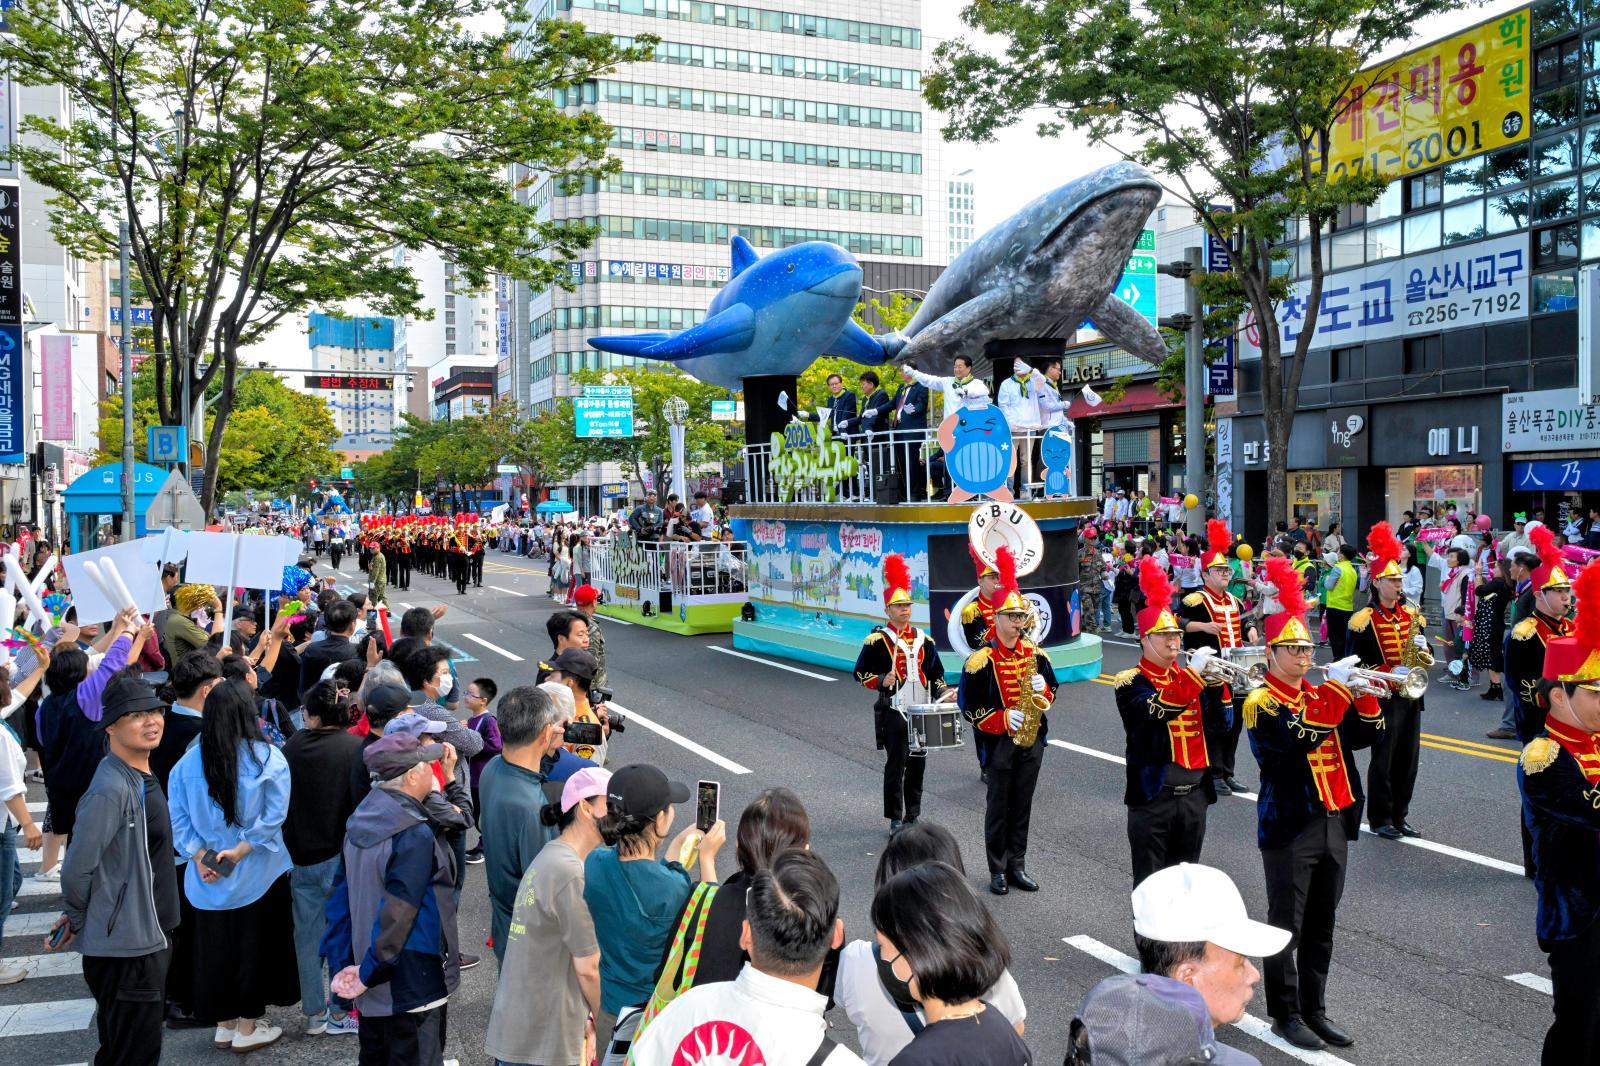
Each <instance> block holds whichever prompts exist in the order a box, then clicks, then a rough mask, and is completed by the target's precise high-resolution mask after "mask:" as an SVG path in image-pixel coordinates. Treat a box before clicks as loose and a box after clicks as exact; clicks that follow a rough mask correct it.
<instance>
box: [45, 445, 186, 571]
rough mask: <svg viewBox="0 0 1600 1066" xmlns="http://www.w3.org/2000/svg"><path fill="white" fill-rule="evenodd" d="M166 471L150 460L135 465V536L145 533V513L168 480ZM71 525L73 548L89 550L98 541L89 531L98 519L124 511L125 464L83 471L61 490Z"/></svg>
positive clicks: (63, 503) (108, 464)
mask: <svg viewBox="0 0 1600 1066" xmlns="http://www.w3.org/2000/svg"><path fill="white" fill-rule="evenodd" d="M166 480H167V472H166V471H165V470H163V469H161V468H160V467H159V466H151V465H150V464H149V463H135V464H134V466H133V513H134V533H133V535H134V536H136V537H142V536H144V534H145V525H144V513H145V512H146V511H148V510H149V509H150V505H151V504H152V503H154V502H155V499H156V494H157V493H158V492H160V491H161V486H162V485H164V484H165V483H166ZM61 498H62V506H63V507H64V508H65V510H66V513H67V515H68V516H69V518H68V525H69V527H70V538H71V542H72V550H73V551H75V552H76V551H87V550H88V549H90V548H93V547H94V546H95V545H94V544H93V543H92V542H90V540H89V535H90V534H92V533H93V532H94V527H95V525H96V524H97V522H96V521H95V520H96V519H98V518H100V517H101V516H111V515H120V514H121V513H122V464H121V463H107V464H106V465H105V466H97V467H95V468H94V469H93V470H90V471H88V472H87V473H85V474H82V475H80V476H79V477H78V479H77V480H75V481H74V482H73V483H72V484H70V485H68V486H67V489H66V491H65V492H63V493H62V494H61Z"/></svg>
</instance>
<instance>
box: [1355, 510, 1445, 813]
mask: <svg viewBox="0 0 1600 1066" xmlns="http://www.w3.org/2000/svg"><path fill="white" fill-rule="evenodd" d="M1367 548H1368V550H1369V551H1370V552H1371V553H1372V578H1371V585H1372V604H1371V606H1369V607H1365V608H1363V609H1362V610H1359V611H1357V612H1356V613H1355V614H1353V615H1351V616H1350V643H1349V646H1348V648H1347V649H1346V650H1348V652H1349V653H1350V654H1351V655H1355V656H1358V657H1359V658H1360V660H1361V665H1362V667H1363V668H1365V669H1368V670H1382V671H1384V672H1386V673H1405V672H1406V670H1407V667H1406V664H1405V660H1406V659H1407V658H1408V657H1409V655H1410V654H1411V653H1412V649H1422V650H1426V649H1427V647H1428V638H1427V636H1426V635H1425V634H1424V633H1423V628H1424V626H1425V625H1426V623H1425V621H1424V620H1423V617H1422V611H1421V610H1419V609H1418V608H1417V607H1416V606H1415V605H1413V604H1411V603H1408V602H1406V599H1405V594H1404V591H1403V586H1404V573H1403V571H1401V569H1400V541H1399V539H1398V538H1397V537H1395V535H1394V530H1393V529H1392V528H1391V527H1390V525H1389V523H1388V522H1379V523H1378V524H1377V525H1375V526H1373V527H1372V529H1371V530H1370V531H1369V532H1368V533H1367ZM1335 650H1336V651H1337V650H1338V649H1335ZM1418 669H1421V667H1418ZM1379 702H1380V703H1382V704H1383V709H1384V714H1383V717H1384V730H1383V733H1382V734H1381V735H1380V736H1379V737H1378V739H1377V742H1376V743H1374V744H1373V746H1372V760H1371V762H1369V763H1368V764H1367V776H1368V777H1370V778H1371V787H1372V795H1371V799H1370V802H1369V809H1368V812H1367V813H1368V816H1369V818H1370V820H1371V823H1372V831H1373V832H1374V833H1377V834H1378V835H1379V836H1381V837H1384V838H1385V839H1388V840H1399V839H1400V838H1401V837H1420V836H1421V835H1422V832H1421V830H1419V829H1417V828H1416V827H1415V826H1413V825H1412V824H1411V823H1410V822H1409V821H1407V820H1406V816H1407V815H1408V814H1409V813H1410V810H1411V794H1412V792H1413V791H1414V790H1415V789H1416V784H1417V767H1418V766H1419V765H1420V763H1421V756H1422V709H1423V703H1422V698H1421V697H1418V698H1417V699H1414V700H1412V699H1407V698H1406V697H1404V696H1402V695H1400V694H1399V693H1395V692H1391V693H1390V694H1389V695H1387V696H1384V697H1382V699H1381V700H1380V701H1379Z"/></svg>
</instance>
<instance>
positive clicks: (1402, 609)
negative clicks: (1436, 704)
mask: <svg viewBox="0 0 1600 1066" xmlns="http://www.w3.org/2000/svg"><path fill="white" fill-rule="evenodd" d="M1424 625H1425V623H1424V621H1423V618H1422V612H1421V611H1419V610H1418V609H1417V608H1415V607H1413V606H1412V605H1411V604H1409V603H1397V604H1395V606H1394V609H1393V610H1390V611H1386V610H1384V609H1383V608H1382V607H1379V606H1372V607H1364V608H1362V609H1361V610H1359V611H1357V612H1356V613H1355V614H1353V615H1351V616H1350V626H1349V628H1350V644H1349V650H1348V651H1346V652H1345V654H1346V655H1359V656H1361V665H1362V667H1364V668H1365V669H1368V670H1383V671H1392V670H1394V669H1395V668H1396V667H1398V666H1400V665H1402V657H1403V656H1404V655H1405V650H1406V644H1407V642H1408V641H1409V640H1410V639H1411V638H1412V637H1413V636H1415V635H1417V634H1419V633H1421V632H1423V627H1424ZM1335 658H1343V656H1335ZM1403 700H1405V697H1404V696H1399V695H1390V696H1385V697H1384V698H1383V699H1382V701H1381V702H1383V703H1389V702H1390V701H1395V702H1400V701H1403ZM1412 702H1414V703H1416V705H1417V709H1418V710H1419V711H1420V710H1421V709H1422V706H1423V703H1422V697H1421V696H1419V697H1417V698H1416V700H1414V701H1412Z"/></svg>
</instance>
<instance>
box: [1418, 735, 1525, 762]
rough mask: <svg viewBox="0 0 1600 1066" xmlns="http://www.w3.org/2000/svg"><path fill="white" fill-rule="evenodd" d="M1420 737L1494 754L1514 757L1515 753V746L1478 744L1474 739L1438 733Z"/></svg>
mask: <svg viewBox="0 0 1600 1066" xmlns="http://www.w3.org/2000/svg"><path fill="white" fill-rule="evenodd" d="M1422 739H1424V740H1437V741H1439V742H1440V743H1443V744H1456V745H1459V746H1461V747H1464V748H1477V749H1478V750H1479V751H1492V752H1494V753H1495V754H1496V755H1511V756H1513V757H1514V756H1515V755H1516V754H1517V749H1516V748H1508V747H1506V746H1505V745H1503V744H1480V743H1479V742H1478V741H1476V740H1462V739H1461V738H1460V737H1452V736H1445V735H1443V734H1440V733H1424V734H1422Z"/></svg>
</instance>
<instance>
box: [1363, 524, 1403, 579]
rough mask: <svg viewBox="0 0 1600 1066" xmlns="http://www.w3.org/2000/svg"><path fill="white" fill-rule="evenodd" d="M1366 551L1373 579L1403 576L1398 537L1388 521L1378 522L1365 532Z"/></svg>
mask: <svg viewBox="0 0 1600 1066" xmlns="http://www.w3.org/2000/svg"><path fill="white" fill-rule="evenodd" d="M1367 551H1368V552H1370V553H1371V557H1372V562H1371V575H1372V578H1373V579H1374V580H1376V579H1377V578H1380V577H1404V576H1405V575H1404V574H1402V573H1401V572H1400V538H1398V537H1396V536H1395V535H1394V527H1393V526H1391V525H1390V524H1389V523H1388V522H1379V523H1378V524H1377V525H1375V526H1373V527H1372V529H1371V530H1370V531H1369V532H1368V533H1367Z"/></svg>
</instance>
